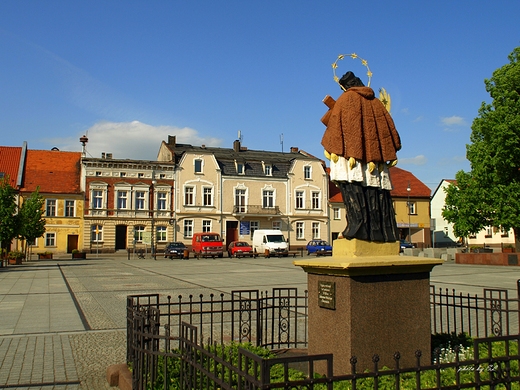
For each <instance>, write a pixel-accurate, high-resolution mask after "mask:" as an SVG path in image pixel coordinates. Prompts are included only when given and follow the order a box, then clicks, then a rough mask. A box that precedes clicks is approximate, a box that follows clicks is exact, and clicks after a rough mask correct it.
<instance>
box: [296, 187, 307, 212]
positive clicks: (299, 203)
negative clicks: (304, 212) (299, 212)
mask: <svg viewBox="0 0 520 390" xmlns="http://www.w3.org/2000/svg"><path fill="white" fill-rule="evenodd" d="M304 204H305V202H304V193H303V191H296V206H295V207H296V208H297V209H303V205H304Z"/></svg>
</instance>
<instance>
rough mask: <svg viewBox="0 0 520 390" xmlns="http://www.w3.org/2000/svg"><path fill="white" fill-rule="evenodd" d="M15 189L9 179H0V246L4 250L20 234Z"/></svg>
mask: <svg viewBox="0 0 520 390" xmlns="http://www.w3.org/2000/svg"><path fill="white" fill-rule="evenodd" d="M16 212H17V206H16V197H15V191H14V188H13V187H11V185H10V184H9V178H8V177H4V178H2V179H0V244H1V247H2V249H4V248H8V247H9V245H10V243H11V241H12V240H13V238H15V237H16V236H17V234H18V226H19V224H18V221H19V219H18V216H17V213H16Z"/></svg>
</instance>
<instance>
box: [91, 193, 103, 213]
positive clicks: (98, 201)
mask: <svg viewBox="0 0 520 390" xmlns="http://www.w3.org/2000/svg"><path fill="white" fill-rule="evenodd" d="M92 208H93V209H102V208H103V191H101V190H94V191H92Z"/></svg>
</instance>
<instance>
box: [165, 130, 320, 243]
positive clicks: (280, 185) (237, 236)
mask: <svg viewBox="0 0 520 390" xmlns="http://www.w3.org/2000/svg"><path fill="white" fill-rule="evenodd" d="M158 160H159V161H164V162H172V163H175V165H176V171H175V172H176V173H175V179H174V182H175V183H176V186H175V196H174V202H175V204H174V216H173V219H174V221H175V226H176V229H175V232H176V235H175V237H174V239H175V240H178V241H182V242H184V243H185V244H187V245H189V244H191V236H192V235H193V233H195V232H209V231H213V232H217V233H220V234H221V236H222V237H223V239H224V243H225V245H228V244H229V243H230V242H231V241H234V240H245V241H251V238H252V234H253V232H254V231H255V230H256V229H278V230H281V231H282V232H283V233H284V235H285V237H286V239H287V240H288V241H289V243H290V245H291V248H292V249H297V248H299V247H304V246H305V245H306V243H307V242H308V241H309V240H310V239H313V238H324V239H326V238H327V237H328V236H329V231H328V210H327V199H328V188H327V186H328V179H327V175H326V173H325V169H324V165H323V162H322V161H321V160H320V159H318V158H316V157H313V156H311V155H309V154H307V153H305V152H303V151H300V150H298V148H291V151H290V152H289V153H283V152H267V151H258V150H249V149H248V148H246V147H243V146H242V145H241V143H240V141H239V140H236V141H235V142H234V143H233V147H232V148H215V147H206V146H204V145H201V146H192V145H188V144H178V143H176V138H175V136H169V137H168V142H165V141H163V143H162V144H161V148H160V150H159V155H158Z"/></svg>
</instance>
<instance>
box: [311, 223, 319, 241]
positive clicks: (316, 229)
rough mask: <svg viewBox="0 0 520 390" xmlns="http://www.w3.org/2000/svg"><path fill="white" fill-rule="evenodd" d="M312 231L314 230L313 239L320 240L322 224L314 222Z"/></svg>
mask: <svg viewBox="0 0 520 390" xmlns="http://www.w3.org/2000/svg"><path fill="white" fill-rule="evenodd" d="M311 229H312V239H313V240H319V239H320V223H319V222H313V223H312V226H311Z"/></svg>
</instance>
